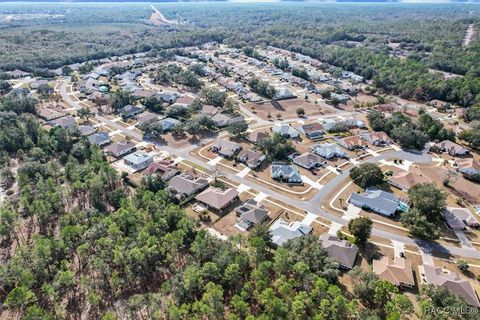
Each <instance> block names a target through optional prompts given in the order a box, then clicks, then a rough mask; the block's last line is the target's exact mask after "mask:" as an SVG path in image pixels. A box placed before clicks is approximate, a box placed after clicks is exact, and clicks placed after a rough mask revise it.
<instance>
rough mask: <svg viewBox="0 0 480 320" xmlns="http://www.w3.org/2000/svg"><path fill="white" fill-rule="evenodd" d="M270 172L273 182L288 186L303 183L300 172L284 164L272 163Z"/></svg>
mask: <svg viewBox="0 0 480 320" xmlns="http://www.w3.org/2000/svg"><path fill="white" fill-rule="evenodd" d="M270 170H271V177H272V179H273V180H277V181H280V182H284V183H290V184H302V183H303V180H302V176H301V174H300V172H299V171H298V170H297V169H296V168H295V167H293V166H291V165H288V164H286V163H284V162H273V163H272V165H271V168H270Z"/></svg>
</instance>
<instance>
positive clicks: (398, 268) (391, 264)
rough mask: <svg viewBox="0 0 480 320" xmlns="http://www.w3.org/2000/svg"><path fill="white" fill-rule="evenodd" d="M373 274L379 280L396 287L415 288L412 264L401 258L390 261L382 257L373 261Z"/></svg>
mask: <svg viewBox="0 0 480 320" xmlns="http://www.w3.org/2000/svg"><path fill="white" fill-rule="evenodd" d="M373 272H374V273H375V274H376V275H378V277H379V278H380V279H383V280H385V281H388V282H390V283H391V284H393V285H395V286H397V287H409V288H412V287H414V286H415V279H414V278H413V271H412V264H411V263H410V261H409V260H407V259H405V258H401V257H397V258H395V260H391V259H390V258H389V257H387V256H383V257H382V258H381V259H380V260H377V259H375V260H373Z"/></svg>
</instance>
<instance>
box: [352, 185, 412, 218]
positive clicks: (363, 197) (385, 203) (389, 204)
mask: <svg viewBox="0 0 480 320" xmlns="http://www.w3.org/2000/svg"><path fill="white" fill-rule="evenodd" d="M348 202H349V203H351V204H353V205H355V206H357V207H360V208H362V209H367V210H372V211H373V212H376V213H380V214H383V215H385V216H392V215H394V214H395V213H396V212H397V211H407V210H408V208H409V205H408V202H407V201H406V200H404V199H401V198H399V197H397V196H395V195H394V194H393V193H390V192H385V191H383V190H377V189H367V190H365V193H364V194H359V193H352V194H351V195H350V198H349V199H348Z"/></svg>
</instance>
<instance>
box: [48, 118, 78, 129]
mask: <svg viewBox="0 0 480 320" xmlns="http://www.w3.org/2000/svg"><path fill="white" fill-rule="evenodd" d="M48 123H49V124H50V125H52V126H55V127H61V128H64V129H65V128H71V127H73V126H75V125H76V124H77V122H76V121H75V118H74V117H72V116H71V115H67V116H65V117H60V118H57V119H53V120H50V121H48Z"/></svg>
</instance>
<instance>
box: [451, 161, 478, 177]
mask: <svg viewBox="0 0 480 320" xmlns="http://www.w3.org/2000/svg"><path fill="white" fill-rule="evenodd" d="M455 164H456V165H457V171H458V172H461V173H463V174H464V175H467V176H470V175H474V174H480V162H478V161H477V160H475V159H474V158H465V159H461V158H459V159H455Z"/></svg>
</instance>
